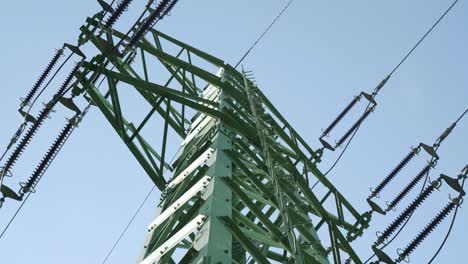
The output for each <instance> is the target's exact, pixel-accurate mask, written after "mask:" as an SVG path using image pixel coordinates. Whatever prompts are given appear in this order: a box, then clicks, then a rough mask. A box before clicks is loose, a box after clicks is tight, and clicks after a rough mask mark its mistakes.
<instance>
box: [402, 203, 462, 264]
mask: <svg viewBox="0 0 468 264" xmlns="http://www.w3.org/2000/svg"><path fill="white" fill-rule="evenodd" d="M457 206H458V201H450V203H449V204H447V205H446V206H445V207H444V209H442V211H440V212H439V214H438V215H437V216H436V217H434V219H432V221H431V222H430V223H429V224H428V225H427V226H426V227H425V228H424V229H423V230H422V231H421V232H420V233H419V234H418V236H417V237H416V238H414V239H413V241H412V242H411V243H410V244H409V245H408V246H407V247H406V248H405V249H404V250H403V251H402V253H401V254H400V256H399V258H398V259H397V260H396V262H401V261H403V260H404V259H406V258H407V257H408V256H409V255H410V254H411V253H412V252H413V251H414V250H415V249H416V248H417V247H418V246H419V245H420V244H421V243H422V242H423V241H424V240H425V239H426V238H427V237H428V236H429V234H430V233H432V231H434V230H435V229H436V228H437V226H438V225H439V224H440V223H442V221H443V220H444V219H445V218H446V217H447V216H448V215H449V214H450V212H452V211H453V209H455V207H457Z"/></svg>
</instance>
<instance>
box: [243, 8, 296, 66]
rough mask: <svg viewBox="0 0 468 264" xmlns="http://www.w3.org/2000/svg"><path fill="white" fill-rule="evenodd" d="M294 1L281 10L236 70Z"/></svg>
mask: <svg viewBox="0 0 468 264" xmlns="http://www.w3.org/2000/svg"><path fill="white" fill-rule="evenodd" d="M293 1H294V0H290V1H289V2H288V3H287V4H286V6H285V7H284V8H283V9H282V10H281V12H280V13H279V14H278V15H277V16H276V18H275V19H274V20H273V22H271V24H270V25H269V26H268V27H267V28H266V29H265V31H263V33H262V34H261V35H260V36H259V37H258V38H257V40H256V41H255V42H254V43H253V44H252V46H250V48H249V49H248V50H247V52H245V54H244V56H242V58H241V59H240V60H239V61H238V62H237V64H236V66H234V68H237V67H239V65H240V64H241V63H242V61H244V59H245V58H246V57H247V56H248V55H249V54H250V52H251V51H252V50H253V49H254V48H255V47H256V46H257V45H258V43H259V42H260V41H261V40H262V39H263V37H264V36H265V35H266V34H267V33H268V31H270V29H271V28H272V27H273V26H274V25H275V24H276V22H277V21H278V20H279V19H280V18H281V16H282V15H283V14H284V12H286V10H287V9H288V8H289V6H290V5H291V4H292V2H293Z"/></svg>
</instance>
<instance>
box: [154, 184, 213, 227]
mask: <svg viewBox="0 0 468 264" xmlns="http://www.w3.org/2000/svg"><path fill="white" fill-rule="evenodd" d="M210 180H211V177H210V176H205V177H203V178H201V180H199V181H198V182H197V183H196V184H195V185H194V186H192V188H190V189H189V190H188V191H186V192H185V193H184V194H183V195H182V196H181V197H180V198H179V199H177V201H175V202H174V203H173V204H171V205H170V206H168V207H167V209H166V210H164V212H162V213H161V214H160V215H159V216H158V217H156V219H154V221H153V222H152V223H151V224H150V225H149V226H148V231H151V230H153V229H154V228H156V227H158V226H159V225H160V224H161V223H163V222H164V221H166V220H167V219H168V218H169V217H171V216H172V215H173V214H174V213H175V212H176V211H177V210H179V209H180V208H181V207H182V206H183V205H184V204H186V203H187V202H188V201H190V199H192V198H193V197H194V196H195V195H197V193H198V192H199V191H201V190H203V188H205V187H206V186H207V185H208V183H209V182H210Z"/></svg>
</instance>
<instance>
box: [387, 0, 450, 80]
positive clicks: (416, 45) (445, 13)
mask: <svg viewBox="0 0 468 264" xmlns="http://www.w3.org/2000/svg"><path fill="white" fill-rule="evenodd" d="M457 3H458V0H455V1H454V2H453V3H452V5H450V7H449V8H448V9H447V10H446V11H445V12H444V14H442V16H440V17H439V19H438V20H437V21H436V22H435V23H434V25H432V27H431V28H430V29H429V30H428V31H427V32H426V34H424V35H423V36H422V38H421V39H420V40H419V41H418V42H417V43H416V44H415V45H414V46H413V48H412V49H411V50H410V51H409V52H408V53H407V54H406V56H405V57H403V59H402V60H401V61H400V63H398V64H397V65H396V66H395V68H393V70H392V71H391V72H390V74H389V75H392V74H393V73H394V72H395V71H396V70H398V68H400V66H401V65H402V64H403V63H404V62H405V61H406V59H408V57H409V56H410V55H411V54H412V53H413V52H414V51H415V50H416V49H417V48H418V46H419V45H420V44H421V43H422V42H423V41H424V39H426V37H427V36H428V35H429V34H430V33H431V32H432V30H434V28H435V27H436V26H437V25H438V24H439V23H440V21H442V19H444V17H445V16H446V15H447V14H448V13H449V12H450V10H452V8H453V7H454V6H455V5H456V4H457Z"/></svg>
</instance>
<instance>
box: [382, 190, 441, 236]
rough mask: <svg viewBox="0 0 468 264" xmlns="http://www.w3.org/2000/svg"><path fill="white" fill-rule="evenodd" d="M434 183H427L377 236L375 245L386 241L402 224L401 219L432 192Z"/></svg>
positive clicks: (408, 214)
mask: <svg viewBox="0 0 468 264" xmlns="http://www.w3.org/2000/svg"><path fill="white" fill-rule="evenodd" d="M435 189H436V185H434V184H431V185H429V186H428V187H427V188H426V189H425V190H424V191H423V192H422V193H421V194H420V195H419V196H418V197H416V199H414V200H413V202H412V203H411V204H410V205H409V206H408V207H407V208H406V209H405V211H403V212H402V213H401V214H400V215H399V216H398V217H397V218H396V219H395V220H394V221H393V222H392V223H391V224H390V225H389V226H388V227H387V228H386V229H385V230H384V231H383V232H382V234H381V235H380V236H379V237H378V240H377V242H376V243H375V244H376V245H379V244H381V243H383V242H384V241H386V240H387V239H388V238H389V237H390V235H392V234H393V233H394V232H395V231H396V230H397V228H398V227H400V226H401V225H402V224H403V221H405V220H406V219H408V217H409V216H410V215H411V214H412V213H413V212H414V211H415V210H416V209H417V208H418V207H419V206H420V205H421V204H422V203H423V202H424V201H425V200H426V199H427V198H428V197H429V196H430V195H431V194H432V193H433V192H434V190H435Z"/></svg>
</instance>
